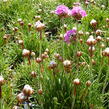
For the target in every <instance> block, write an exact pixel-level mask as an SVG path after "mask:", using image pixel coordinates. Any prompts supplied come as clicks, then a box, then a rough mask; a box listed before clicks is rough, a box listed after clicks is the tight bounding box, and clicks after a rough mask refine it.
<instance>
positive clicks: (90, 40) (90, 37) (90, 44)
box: [86, 35, 97, 46]
mask: <svg viewBox="0 0 109 109" xmlns="http://www.w3.org/2000/svg"><path fill="white" fill-rule="evenodd" d="M96 42H97V41H96V40H95V39H94V37H93V36H92V35H91V36H89V38H88V40H87V42H86V43H87V45H89V46H93V45H95V44H96Z"/></svg>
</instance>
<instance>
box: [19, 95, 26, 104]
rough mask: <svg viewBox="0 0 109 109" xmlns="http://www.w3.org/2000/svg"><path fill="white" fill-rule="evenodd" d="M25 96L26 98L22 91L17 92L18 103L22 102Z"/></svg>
mask: <svg viewBox="0 0 109 109" xmlns="http://www.w3.org/2000/svg"><path fill="white" fill-rule="evenodd" d="M26 98H27V97H26V96H25V95H24V93H19V94H18V95H17V100H18V102H19V103H22V102H24V101H25V100H26Z"/></svg>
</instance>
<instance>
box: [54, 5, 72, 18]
mask: <svg viewBox="0 0 109 109" xmlns="http://www.w3.org/2000/svg"><path fill="white" fill-rule="evenodd" d="M70 13H71V11H70V9H69V8H68V7H66V6H65V5H59V6H57V8H56V10H55V14H57V15H58V16H59V17H61V18H62V17H64V18H65V17H68V16H69V15H70Z"/></svg>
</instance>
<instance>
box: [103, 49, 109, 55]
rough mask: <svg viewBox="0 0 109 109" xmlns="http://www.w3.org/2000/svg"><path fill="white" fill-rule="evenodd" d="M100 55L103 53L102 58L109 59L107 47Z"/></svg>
mask: <svg viewBox="0 0 109 109" xmlns="http://www.w3.org/2000/svg"><path fill="white" fill-rule="evenodd" d="M102 53H103V55H104V56H108V57H109V47H107V48H106V49H105V50H104V51H103V52H102Z"/></svg>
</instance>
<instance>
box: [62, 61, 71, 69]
mask: <svg viewBox="0 0 109 109" xmlns="http://www.w3.org/2000/svg"><path fill="white" fill-rule="evenodd" d="M63 65H64V67H70V66H71V61H69V60H65V61H64V62H63Z"/></svg>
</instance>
